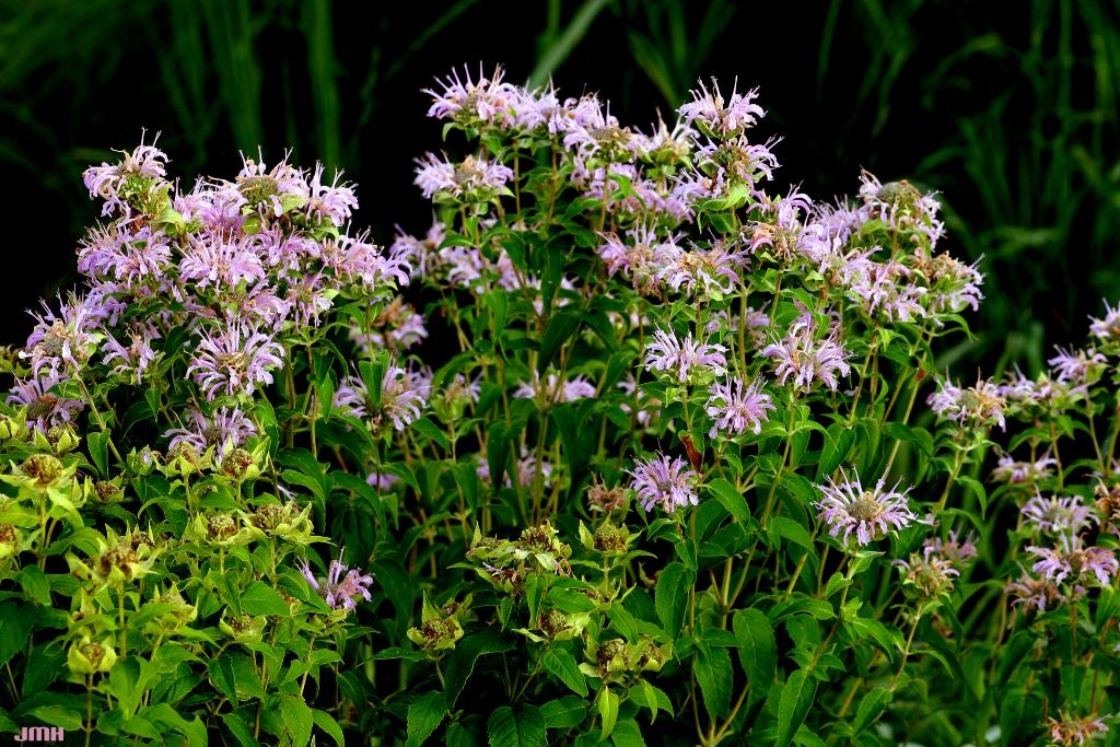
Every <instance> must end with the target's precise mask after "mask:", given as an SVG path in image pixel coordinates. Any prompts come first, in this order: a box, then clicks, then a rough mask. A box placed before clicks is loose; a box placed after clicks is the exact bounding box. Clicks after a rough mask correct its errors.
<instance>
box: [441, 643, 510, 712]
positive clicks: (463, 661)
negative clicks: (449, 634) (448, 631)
mask: <svg viewBox="0 0 1120 747" xmlns="http://www.w3.org/2000/svg"><path fill="white" fill-rule="evenodd" d="M514 645H515V642H514V640H513V639H511V638H505V637H503V636H502V635H501V634H500V633H498V632H497V631H495V630H492V629H490V628H485V629H483V630H479V631H477V632H475V633H472V634H471V635H468V636H464V637H463V639H462V640H461V641H459V643H458V645H456V646H455V651H454V652H453V653H452V654H451V656H450V658H449V659H448V662H447V674H446V675H445V677H444V682H445V685H446V687H445V689H444V693H445V695H446V699H447V707H448V708H454V707H455V701H456V700H458V699H459V693H461V692H462V691H463V686H464V685H465V684H466V683H467V678H468V677H470V676H471V672H473V671H474V666H475V662H476V661H478V657H480V656H484V655H486V654H504V653H505V652H506V651H509V650H510V649H511V648H513V647H514Z"/></svg>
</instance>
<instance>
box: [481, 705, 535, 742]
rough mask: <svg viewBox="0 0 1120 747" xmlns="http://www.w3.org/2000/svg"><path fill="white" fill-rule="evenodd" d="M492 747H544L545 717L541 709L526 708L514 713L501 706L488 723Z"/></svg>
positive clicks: (492, 714) (487, 727)
mask: <svg viewBox="0 0 1120 747" xmlns="http://www.w3.org/2000/svg"><path fill="white" fill-rule="evenodd" d="M486 733H487V735H488V736H489V738H490V747H544V746H545V745H546V743H547V742H546V739H545V725H544V717H543V716H542V715H541V711H540V709H539V708H536V707H535V706H525V707H522V708H519V709H518V710H517V712H514V710H513V709H512V708H510V707H509V706H501V707H500V708H498V709H497V710H495V711H494V712H493V713H491V714H490V718H489V719H488V720H487V721H486Z"/></svg>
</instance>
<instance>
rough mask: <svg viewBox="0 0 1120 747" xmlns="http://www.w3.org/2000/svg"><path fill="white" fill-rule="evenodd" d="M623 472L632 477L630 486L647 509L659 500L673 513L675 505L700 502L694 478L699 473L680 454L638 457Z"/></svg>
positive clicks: (663, 507) (649, 509)
mask: <svg viewBox="0 0 1120 747" xmlns="http://www.w3.org/2000/svg"><path fill="white" fill-rule="evenodd" d="M626 472H627V473H628V474H630V476H631V477H633V479H632V480H631V481H630V488H631V489H632V490H633V491H634V492H635V493H636V494H637V497H638V500H640V501H641V502H642V508H644V509H645V510H646V511H647V512H648V511H652V510H653V507H654V506H656V505H658V504H660V505H661V508H662V509H664V510H665V511H668V512H669V513H673V512H674V511H676V510H677V507H678V506H686V505H688V504H690V503H691V504H692V505H693V506H695V505H697V504H698V503H699V498H698V497H697V495H696V482H697V480H699V478H700V476H699V475H698V474H697V473H696V472H695V471H694V470H693V469H691V468H690V467H689V466H688V462H686V461H685V460H684V459H681V458H680V457H675V458H673V459H670V458H669V457H668V456H667V455H665V454H662V455H660V456H658V457H655V458H653V459H650V460H647V461H641V460H639V461H636V462H634V469H632V470H626Z"/></svg>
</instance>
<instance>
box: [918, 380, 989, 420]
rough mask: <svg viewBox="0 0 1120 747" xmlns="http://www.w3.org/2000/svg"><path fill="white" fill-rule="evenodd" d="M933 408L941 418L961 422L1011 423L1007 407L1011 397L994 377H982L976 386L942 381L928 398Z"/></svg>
mask: <svg viewBox="0 0 1120 747" xmlns="http://www.w3.org/2000/svg"><path fill="white" fill-rule="evenodd" d="M927 402H928V403H929V406H930V409H931V410H933V412H934V413H935V414H936V415H937V416H938V417H939V418H941V419H943V420H950V421H954V422H957V423H960V424H961V425H969V426H973V427H989V426H992V425H999V427H1000V428H1006V427H1007V421H1006V419H1005V418H1004V409H1005V408H1006V407H1007V399H1006V397H1005V396H1004V394H1003V391H1002V390H1001V389H1000V387H998V386H997V385H995V384H993V383H992V382H990V381H984V380H983V379H980V380H978V381H977V382H976V386H970V387H968V388H967V389H962V388H961V387H959V386H957V385H956V384H953V383H952V382H951V381H948V380H945V381H942V382H940V387H939V388H938V390H937V391H936V392H934V393H933V394H931V395H929V398H928V399H927Z"/></svg>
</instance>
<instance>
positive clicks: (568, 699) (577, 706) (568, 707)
mask: <svg viewBox="0 0 1120 747" xmlns="http://www.w3.org/2000/svg"><path fill="white" fill-rule="evenodd" d="M541 716H543V717H544V723H545V726H546V727H548V728H549V729H571V728H573V727H576V726H579V725H580V724H582V723H583V719H584V718H585V717H586V716H587V708H586V706H585V705H584V701H583V700H581V699H580V698H577V697H576V696H574V695H565V696H564V697H563V698H559V699H557V700H550V701H548V702H547V703H545V704H544V705H542V706H541Z"/></svg>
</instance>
